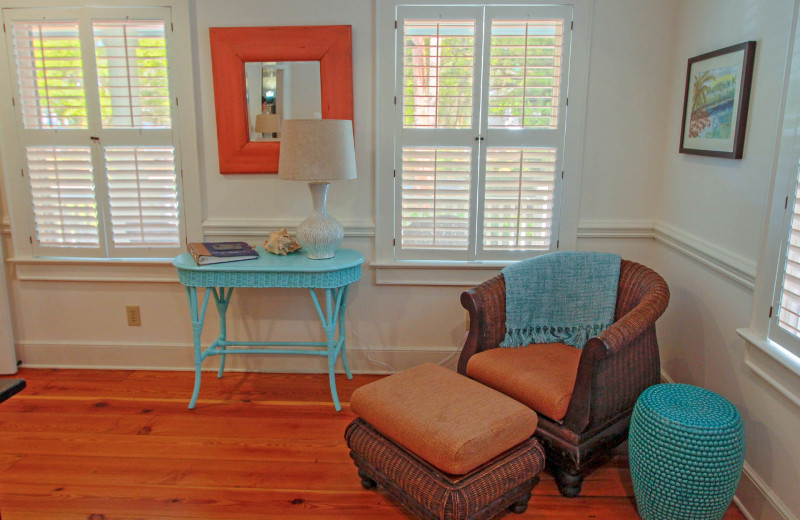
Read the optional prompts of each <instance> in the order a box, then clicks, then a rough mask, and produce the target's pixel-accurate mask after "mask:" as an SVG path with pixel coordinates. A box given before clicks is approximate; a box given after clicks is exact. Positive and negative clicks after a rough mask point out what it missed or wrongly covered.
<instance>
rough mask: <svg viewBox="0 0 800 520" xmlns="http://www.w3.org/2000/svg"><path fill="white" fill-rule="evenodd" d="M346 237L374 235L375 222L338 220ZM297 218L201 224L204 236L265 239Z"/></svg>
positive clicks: (292, 226)
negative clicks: (288, 220)
mask: <svg viewBox="0 0 800 520" xmlns="http://www.w3.org/2000/svg"><path fill="white" fill-rule="evenodd" d="M340 223H341V224H342V226H343V227H344V236H346V237H359V238H363V237H367V238H370V237H374V236H375V223H374V222H373V221H372V220H367V219H359V220H355V219H354V220H340ZM299 224H300V221H299V220H295V221H290V222H287V221H286V220H285V219H274V218H273V219H208V220H206V221H204V222H203V224H202V233H203V236H204V237H231V236H247V237H253V236H254V237H261V238H263V239H265V240H266V238H267V237H269V233H270V231H277V230H279V229H281V228H286V229H288V230H290V231H294V230H295V228H297V226H298V225H299Z"/></svg>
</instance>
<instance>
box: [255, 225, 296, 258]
mask: <svg viewBox="0 0 800 520" xmlns="http://www.w3.org/2000/svg"><path fill="white" fill-rule="evenodd" d="M301 247H302V246H300V244H298V243H297V241H296V240H295V239H294V237H293V236H292V235H290V234H289V233H288V232H287V231H286V228H283V229H281V230H280V231H271V232H270V234H269V240H267V241H266V242H264V249H266V250H267V251H269V252H270V253H272V254H275V255H287V254H289V253H294V252H295V251H297V250H298V249H300V248H301Z"/></svg>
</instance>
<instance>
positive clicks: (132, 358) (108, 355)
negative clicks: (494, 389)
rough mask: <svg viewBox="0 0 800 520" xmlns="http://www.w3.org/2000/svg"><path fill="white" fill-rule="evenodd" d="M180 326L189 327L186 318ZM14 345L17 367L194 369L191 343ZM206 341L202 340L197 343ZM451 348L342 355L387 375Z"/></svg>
mask: <svg viewBox="0 0 800 520" xmlns="http://www.w3.org/2000/svg"><path fill="white" fill-rule="evenodd" d="M186 327H187V329H188V328H189V323H188V322H187V323H186ZM16 346H17V354H18V357H19V359H20V360H22V366H23V367H26V368H61V369H78V368H89V369H98V370H181V371H188V370H194V362H193V359H194V347H193V346H192V344H191V343H188V342H187V343H164V342H158V343H155V342H101V341H89V342H86V341H21V342H18V343H17V345H16ZM207 346H208V345H206V344H204V345H203V348H206V347H207ZM459 348H460V347H459ZM457 351H458V350H457V349H454V348H449V349H444V348H441V347H429V348H428V347H402V348H392V349H381V348H368V347H355V348H354V347H347V360H348V362H349V364H350V368H351V370H352V371H353V372H356V373H359V374H389V373H393V372H394V371H398V370H405V369H407V368H411V367H414V366H417V365H420V364H422V363H443V364H444V366H446V367H452V368H455V365H456V363H457V361H458V356H457V355H454V354H456V353H457ZM213 357H216V356H213ZM218 366H219V365H218V360H217V359H210V360H208V361H206V362H205V363H204V364H203V370H204V371H212V370H214V371H216V370H217V368H218ZM225 370H226V371H231V372H242V371H246V372H273V373H287V372H288V373H315V374H316V373H326V372H327V371H328V368H327V360H326V358H325V357H323V356H300V355H296V356H291V355H258V354H253V355H247V354H242V355H232V356H229V357H228V358H227V360H226V361H225ZM339 373H341V374H343V373H344V369H343V368H342V366H341V362H339V363H338V364H337V374H339ZM201 392H202V388H201ZM190 394H191V388H189V387H187V388H186V399H187V402H188V399H189V396H190Z"/></svg>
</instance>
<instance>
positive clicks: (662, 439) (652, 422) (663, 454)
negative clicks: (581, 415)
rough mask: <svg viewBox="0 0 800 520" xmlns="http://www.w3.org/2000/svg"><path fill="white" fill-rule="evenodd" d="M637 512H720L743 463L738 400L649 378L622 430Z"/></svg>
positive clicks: (658, 515) (688, 515)
mask: <svg viewBox="0 0 800 520" xmlns="http://www.w3.org/2000/svg"><path fill="white" fill-rule="evenodd" d="M628 443H629V444H628V450H629V453H630V466H631V479H632V481H633V491H634V494H635V495H636V505H637V507H638V509H639V515H641V517H642V519H643V520H663V519H665V518H669V519H670V520H720V519H721V518H722V517H723V516H725V511H726V510H727V509H728V506H729V505H730V503H731V500H732V499H733V495H734V493H735V492H736V486H737V484H738V482H739V476H740V475H741V473H742V464H743V463H744V426H743V424H742V418H741V417H740V416H739V412H738V411H737V410H736V407H735V406H733V405H732V404H731V403H730V402H729V401H728V400H727V399H725V398H724V397H721V396H719V395H717V394H715V393H714V392H711V391H710V390H706V389H704V388H698V387H696V386H691V385H681V384H663V385H655V386H651V387H650V388H648V389H647V390H645V391H644V392H642V395H640V396H639V399H638V400H637V401H636V406H635V407H634V409H633V416H632V417H631V428H630V434H629V438H628Z"/></svg>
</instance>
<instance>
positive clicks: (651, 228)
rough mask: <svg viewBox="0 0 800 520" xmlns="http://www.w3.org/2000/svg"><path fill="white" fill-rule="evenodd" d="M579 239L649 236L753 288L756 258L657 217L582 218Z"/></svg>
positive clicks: (579, 226) (638, 237)
mask: <svg viewBox="0 0 800 520" xmlns="http://www.w3.org/2000/svg"><path fill="white" fill-rule="evenodd" d="M577 236H578V239H582V238H583V239H631V238H636V239H642V238H651V239H653V240H655V241H656V242H659V243H661V244H663V245H665V246H667V247H669V248H671V249H673V250H675V251H677V252H679V253H682V254H683V255H685V256H687V257H689V258H691V259H692V260H694V261H696V262H698V263H700V264H702V265H704V266H706V267H708V268H710V269H712V270H714V271H716V272H718V273H720V274H722V275H723V276H726V277H727V278H730V279H731V280H733V281H734V282H737V283H738V284H740V285H742V286H744V287H746V288H748V289H750V290H753V289H754V288H755V282H756V271H757V265H756V262H754V261H752V260H749V259H746V258H743V257H741V256H739V255H737V254H735V253H732V252H730V251H727V250H725V249H722V248H719V247H716V246H714V245H711V244H709V243H708V241H707V240H702V239H700V238H699V237H696V236H694V235H692V234H690V233H687V232H685V231H682V230H680V229H678V228H676V227H673V226H670V225H669V224H665V223H664V222H660V221H647V220H583V221H581V222H580V223H579V225H578V232H577Z"/></svg>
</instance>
